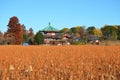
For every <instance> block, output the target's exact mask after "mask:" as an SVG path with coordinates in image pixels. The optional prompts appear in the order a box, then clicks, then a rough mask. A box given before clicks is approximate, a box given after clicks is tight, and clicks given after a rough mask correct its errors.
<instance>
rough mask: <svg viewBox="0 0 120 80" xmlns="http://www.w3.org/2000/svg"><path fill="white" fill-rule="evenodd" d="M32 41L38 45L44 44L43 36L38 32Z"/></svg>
mask: <svg viewBox="0 0 120 80" xmlns="http://www.w3.org/2000/svg"><path fill="white" fill-rule="evenodd" d="M34 39H35V42H36V43H37V44H38V45H39V44H43V43H44V36H43V34H42V33H41V32H40V31H39V32H37V34H36V35H35V37H34Z"/></svg>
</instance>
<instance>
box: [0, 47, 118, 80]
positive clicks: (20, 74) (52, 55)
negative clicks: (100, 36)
mask: <svg viewBox="0 0 120 80" xmlns="http://www.w3.org/2000/svg"><path fill="white" fill-rule="evenodd" d="M0 80H120V46H92V45H82V46H0Z"/></svg>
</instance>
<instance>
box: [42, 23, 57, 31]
mask: <svg viewBox="0 0 120 80" xmlns="http://www.w3.org/2000/svg"><path fill="white" fill-rule="evenodd" d="M42 31H58V30H57V29H56V28H54V27H52V26H51V24H50V23H49V24H48V26H47V27H45V28H44V29H43V30H42Z"/></svg>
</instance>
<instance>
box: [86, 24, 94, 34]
mask: <svg viewBox="0 0 120 80" xmlns="http://www.w3.org/2000/svg"><path fill="white" fill-rule="evenodd" d="M94 29H95V27H94V26H90V27H88V28H87V29H86V30H87V32H88V34H89V35H94Z"/></svg>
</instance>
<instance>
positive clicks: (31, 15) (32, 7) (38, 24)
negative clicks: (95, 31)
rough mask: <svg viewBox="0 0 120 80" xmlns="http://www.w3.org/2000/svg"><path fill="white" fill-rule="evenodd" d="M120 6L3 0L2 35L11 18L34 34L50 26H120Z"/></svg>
mask: <svg viewBox="0 0 120 80" xmlns="http://www.w3.org/2000/svg"><path fill="white" fill-rule="evenodd" d="M119 5H120V0H0V31H2V32H5V31H6V30H7V26H6V25H7V24H8V22H9V18H10V17H12V16H17V17H18V18H19V22H20V23H21V24H24V25H25V26H26V28H27V29H29V28H30V27H32V28H33V30H34V31H35V32H37V31H39V30H41V29H43V28H44V27H46V26H47V25H48V22H51V25H52V26H53V27H55V28H57V29H62V28H64V27H68V28H71V27H75V26H82V25H84V26H86V28H87V27H89V26H95V27H97V28H100V27H102V26H104V25H105V24H110V25H120V6H119Z"/></svg>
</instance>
